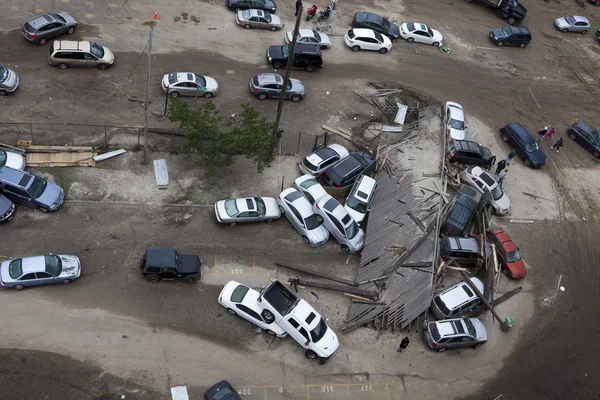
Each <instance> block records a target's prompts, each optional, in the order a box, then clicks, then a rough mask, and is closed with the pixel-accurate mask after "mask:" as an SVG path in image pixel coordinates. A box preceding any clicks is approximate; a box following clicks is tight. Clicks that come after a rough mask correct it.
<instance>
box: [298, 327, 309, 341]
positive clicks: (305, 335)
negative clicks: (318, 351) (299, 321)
mask: <svg viewBox="0 0 600 400" xmlns="http://www.w3.org/2000/svg"><path fill="white" fill-rule="evenodd" d="M298 332H300V334H301V335H302V336H304V339H306V340H310V339H309V338H308V332H306V329H304V328H300V329H298Z"/></svg>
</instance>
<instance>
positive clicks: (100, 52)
mask: <svg viewBox="0 0 600 400" xmlns="http://www.w3.org/2000/svg"><path fill="white" fill-rule="evenodd" d="M90 52H91V53H92V54H93V55H95V56H96V57H98V58H102V57H104V48H103V47H102V46H98V45H97V44H96V43H94V42H90Z"/></svg>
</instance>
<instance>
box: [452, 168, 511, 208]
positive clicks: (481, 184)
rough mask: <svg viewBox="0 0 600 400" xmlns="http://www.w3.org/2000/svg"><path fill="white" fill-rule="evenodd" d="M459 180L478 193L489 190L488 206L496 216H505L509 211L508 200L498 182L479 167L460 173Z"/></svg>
mask: <svg viewBox="0 0 600 400" xmlns="http://www.w3.org/2000/svg"><path fill="white" fill-rule="evenodd" d="M460 178H461V180H462V181H463V182H465V183H466V184H467V185H469V186H472V187H473V188H474V189H475V190H477V191H478V192H479V193H483V191H484V190H485V189H487V190H489V191H490V193H491V194H492V197H490V204H491V205H492V207H493V208H494V212H495V213H496V214H498V215H505V214H507V213H508V212H509V211H510V199H509V198H508V196H507V195H506V193H504V191H503V190H502V188H501V187H500V185H499V184H498V182H496V181H495V180H494V178H492V176H491V175H490V174H489V173H487V172H485V171H484V170H482V169H481V168H480V167H470V168H467V169H466V170H464V171H463V172H461V176H460Z"/></svg>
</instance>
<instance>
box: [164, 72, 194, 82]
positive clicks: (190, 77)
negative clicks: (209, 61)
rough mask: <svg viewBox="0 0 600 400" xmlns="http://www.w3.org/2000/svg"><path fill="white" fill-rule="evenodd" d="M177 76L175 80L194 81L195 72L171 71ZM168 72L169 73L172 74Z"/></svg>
mask: <svg viewBox="0 0 600 400" xmlns="http://www.w3.org/2000/svg"><path fill="white" fill-rule="evenodd" d="M173 74H174V75H175V76H176V77H177V82H178V83H179V82H196V73H195V72H175V73H173ZM173 74H169V75H173Z"/></svg>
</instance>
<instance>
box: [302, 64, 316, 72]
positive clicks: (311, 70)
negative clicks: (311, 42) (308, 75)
mask: <svg viewBox="0 0 600 400" xmlns="http://www.w3.org/2000/svg"><path fill="white" fill-rule="evenodd" d="M304 70H305V71H306V72H313V71H314V70H315V67H314V66H312V65H307V66H306V67H304Z"/></svg>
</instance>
